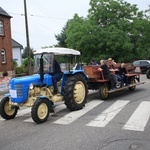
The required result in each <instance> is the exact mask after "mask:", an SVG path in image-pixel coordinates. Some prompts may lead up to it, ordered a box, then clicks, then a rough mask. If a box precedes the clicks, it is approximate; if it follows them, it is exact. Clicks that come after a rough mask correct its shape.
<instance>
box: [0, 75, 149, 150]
mask: <svg viewBox="0 0 150 150" xmlns="http://www.w3.org/2000/svg"><path fill="white" fill-rule="evenodd" d="M141 80H142V81H146V83H145V84H143V85H139V86H137V87H136V89H135V91H132V92H131V91H128V90H124V91H121V92H118V93H114V94H111V96H110V98H109V100H107V101H102V100H100V99H99V96H98V93H97V92H96V91H92V92H91V93H90V94H89V95H88V100H87V104H86V106H85V107H84V109H82V110H80V111H75V112H70V111H69V110H68V109H66V107H65V105H64V104H63V103H57V104H56V107H55V111H56V113H55V114H53V115H51V116H50V117H49V119H48V121H47V122H45V123H43V124H40V125H37V124H35V123H34V122H33V121H32V119H31V116H30V109H26V108H23V109H21V110H20V111H19V113H18V115H17V117H16V118H15V119H13V120H9V121H6V120H3V119H2V118H1V117H0V150H27V149H30V150H150V119H149V116H150V88H149V87H150V80H148V79H146V77H145V76H144V75H142V78H141Z"/></svg>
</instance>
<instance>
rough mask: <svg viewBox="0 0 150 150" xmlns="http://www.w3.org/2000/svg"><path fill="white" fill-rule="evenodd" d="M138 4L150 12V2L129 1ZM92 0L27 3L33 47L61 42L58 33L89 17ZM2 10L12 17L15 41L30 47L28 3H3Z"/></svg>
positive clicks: (7, 0) (4, 0)
mask: <svg viewBox="0 0 150 150" xmlns="http://www.w3.org/2000/svg"><path fill="white" fill-rule="evenodd" d="M126 1H127V2H129V3H131V4H137V7H138V8H139V9H140V10H146V9H148V5H149V4H150V0H126ZM89 2H90V0H53V1H52V0H26V3H27V11H28V26H29V39H30V47H31V48H34V49H38V48H41V47H44V46H52V45H54V44H56V43H57V41H56V39H55V36H54V35H55V34H56V35H57V34H60V33H61V30H62V28H63V27H64V26H65V24H66V22H67V20H68V19H71V18H73V15H74V14H75V13H77V14H78V15H79V16H80V17H81V16H83V17H86V16H87V14H88V9H89ZM0 7H2V8H3V9H4V10H5V11H6V12H7V13H8V14H9V15H10V16H12V18H11V31H12V38H13V39H14V40H16V41H17V42H19V43H20V44H21V45H23V47H25V46H26V32H25V19H24V15H23V14H24V0H0Z"/></svg>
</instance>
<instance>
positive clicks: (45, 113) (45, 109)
mask: <svg viewBox="0 0 150 150" xmlns="http://www.w3.org/2000/svg"><path fill="white" fill-rule="evenodd" d="M31 116H32V119H33V121H34V122H36V123H37V124H40V123H43V122H45V121H47V118H48V117H49V101H48V100H47V99H40V98H38V99H37V100H36V101H35V102H34V104H33V106H32V109H31Z"/></svg>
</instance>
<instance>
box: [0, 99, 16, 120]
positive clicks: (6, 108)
mask: <svg viewBox="0 0 150 150" xmlns="http://www.w3.org/2000/svg"><path fill="white" fill-rule="evenodd" d="M17 112H18V107H14V108H11V106H10V105H9V97H4V98H3V99H2V100H1V102H0V114H1V116H2V117H3V118H4V119H6V120H10V119H13V118H15V116H16V115H17Z"/></svg>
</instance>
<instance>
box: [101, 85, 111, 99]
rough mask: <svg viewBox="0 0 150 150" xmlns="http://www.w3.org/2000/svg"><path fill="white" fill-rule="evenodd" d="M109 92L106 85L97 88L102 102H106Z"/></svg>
mask: <svg viewBox="0 0 150 150" xmlns="http://www.w3.org/2000/svg"><path fill="white" fill-rule="evenodd" d="M108 90H109V86H108V85H107V84H103V85H102V86H100V87H99V96H100V99H102V100H107V99H108V97H109V93H107V92H108Z"/></svg>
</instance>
